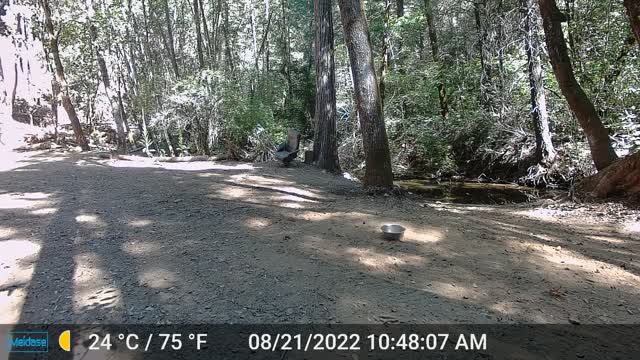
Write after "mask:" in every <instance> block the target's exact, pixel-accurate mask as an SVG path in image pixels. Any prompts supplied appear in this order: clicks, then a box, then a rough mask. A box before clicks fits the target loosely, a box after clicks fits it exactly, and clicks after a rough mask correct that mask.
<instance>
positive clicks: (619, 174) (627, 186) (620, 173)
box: [578, 152, 640, 201]
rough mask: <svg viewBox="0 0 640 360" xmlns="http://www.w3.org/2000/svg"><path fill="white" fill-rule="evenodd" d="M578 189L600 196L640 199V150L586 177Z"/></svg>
mask: <svg viewBox="0 0 640 360" xmlns="http://www.w3.org/2000/svg"><path fill="white" fill-rule="evenodd" d="M578 189H579V190H580V191H581V192H586V193H591V195H593V196H595V197H599V198H605V197H609V196H613V195H622V196H625V197H626V198H632V199H633V200H635V201H639V200H640V152H637V153H635V154H633V155H630V156H627V157H626V158H624V159H622V160H618V161H616V162H615V163H613V164H611V165H610V166H608V167H607V168H606V169H604V170H602V171H600V172H599V173H597V174H596V175H594V176H591V177H588V178H586V179H584V180H583V181H582V182H581V183H580V185H579V187H578Z"/></svg>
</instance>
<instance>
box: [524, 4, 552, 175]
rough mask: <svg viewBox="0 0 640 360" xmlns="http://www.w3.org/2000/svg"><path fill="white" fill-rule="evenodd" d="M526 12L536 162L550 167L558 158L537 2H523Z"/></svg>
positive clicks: (526, 46) (525, 25) (525, 22)
mask: <svg viewBox="0 0 640 360" xmlns="http://www.w3.org/2000/svg"><path fill="white" fill-rule="evenodd" d="M522 5H523V10H524V11H525V18H524V31H525V51H526V53H527V61H528V70H529V88H530V92H531V118H532V120H533V129H534V132H535V135H536V153H535V156H536V161H537V162H538V163H541V164H544V165H550V164H552V163H553V162H554V160H555V157H556V152H555V149H554V148H553V143H552V142H551V131H550V130H549V115H548V112H547V98H546V95H545V90H544V73H543V70H542V62H541V61H540V42H539V41H538V32H539V25H538V19H537V18H536V17H535V15H534V14H535V0H523V1H522Z"/></svg>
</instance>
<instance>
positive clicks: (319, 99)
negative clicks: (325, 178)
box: [313, 0, 340, 173]
mask: <svg viewBox="0 0 640 360" xmlns="http://www.w3.org/2000/svg"><path fill="white" fill-rule="evenodd" d="M331 5H332V0H314V13H315V14H314V16H315V48H316V111H315V137H314V141H313V157H314V159H313V160H314V163H316V164H317V166H318V167H319V168H321V169H325V170H327V171H330V172H333V173H337V172H340V166H339V163H338V145H337V142H338V140H337V134H336V117H337V112H336V89H335V78H336V74H335V60H334V49H333V15H332V11H331V10H332V6H331Z"/></svg>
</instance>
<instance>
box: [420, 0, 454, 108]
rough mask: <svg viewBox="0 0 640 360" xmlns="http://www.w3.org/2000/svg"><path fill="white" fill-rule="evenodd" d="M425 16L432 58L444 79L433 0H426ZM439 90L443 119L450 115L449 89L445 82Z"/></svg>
mask: <svg viewBox="0 0 640 360" xmlns="http://www.w3.org/2000/svg"><path fill="white" fill-rule="evenodd" d="M424 15H425V18H426V20H427V32H428V33H429V43H430V44H431V56H432V58H433V61H434V62H435V63H436V65H437V67H438V72H439V74H438V78H440V79H442V62H441V61H440V48H439V44H438V33H437V32H436V25H435V23H434V21H433V7H432V6H431V0H424ZM436 87H437V89H438V101H439V102H440V115H442V117H443V118H446V117H447V114H449V104H448V100H447V88H446V87H445V86H444V82H443V81H440V82H439V83H438V85H437V86H436Z"/></svg>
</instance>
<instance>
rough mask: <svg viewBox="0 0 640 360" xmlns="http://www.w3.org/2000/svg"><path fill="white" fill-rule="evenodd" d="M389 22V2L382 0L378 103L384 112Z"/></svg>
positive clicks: (389, 35)
mask: <svg viewBox="0 0 640 360" xmlns="http://www.w3.org/2000/svg"><path fill="white" fill-rule="evenodd" d="M390 21H391V2H389V0H384V30H383V34H382V50H381V52H380V62H381V64H380V85H379V88H380V101H381V102H382V109H383V111H384V98H385V79H386V77H387V70H388V68H389V57H390V56H389V53H390V50H389V46H390V42H391V39H390V37H391V34H389V31H390V30H389V27H390V25H389V22H390Z"/></svg>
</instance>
